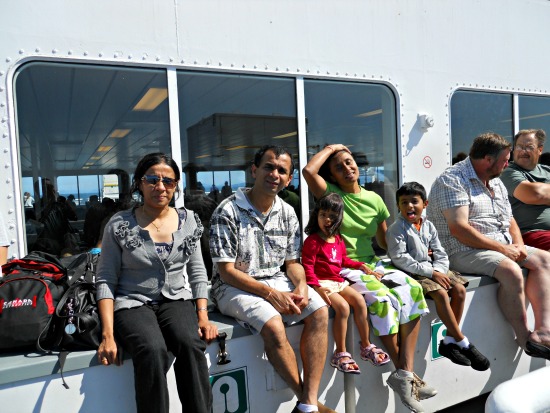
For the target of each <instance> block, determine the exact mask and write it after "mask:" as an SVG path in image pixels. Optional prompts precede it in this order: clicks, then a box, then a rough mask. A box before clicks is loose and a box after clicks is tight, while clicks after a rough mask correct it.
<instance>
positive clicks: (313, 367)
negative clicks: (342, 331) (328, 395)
mask: <svg viewBox="0 0 550 413" xmlns="http://www.w3.org/2000/svg"><path fill="white" fill-rule="evenodd" d="M327 341H328V309H327V307H322V308H320V309H318V310H317V311H315V312H314V313H313V314H311V315H310V316H308V317H306V318H305V319H304V330H303V332H302V338H301V340H300V353H301V356H302V364H303V366H304V382H303V391H302V397H301V398H300V397H299V396H298V398H299V400H300V401H301V402H302V403H305V404H312V405H317V397H318V394H319V384H320V383H321V377H322V375H323V369H324V368H325V360H326V357H327V345H328V343H327Z"/></svg>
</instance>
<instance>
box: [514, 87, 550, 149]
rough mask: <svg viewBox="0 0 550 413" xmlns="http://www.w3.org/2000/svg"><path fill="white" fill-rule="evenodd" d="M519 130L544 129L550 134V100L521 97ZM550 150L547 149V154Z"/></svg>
mask: <svg viewBox="0 0 550 413" xmlns="http://www.w3.org/2000/svg"><path fill="white" fill-rule="evenodd" d="M518 107H519V129H543V130H544V131H545V132H546V133H547V134H548V133H550V98H549V97H546V96H523V95H520V96H519V100H518ZM548 150H550V149H549V148H546V150H545V151H546V152H547V151H548Z"/></svg>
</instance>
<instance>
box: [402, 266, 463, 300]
mask: <svg viewBox="0 0 550 413" xmlns="http://www.w3.org/2000/svg"><path fill="white" fill-rule="evenodd" d="M447 276H448V277H449V279H450V280H451V288H452V287H453V286H455V285H456V284H462V285H464V286H467V285H468V280H467V279H466V278H464V277H463V276H461V275H460V273H458V272H456V271H449V272H447ZM411 277H413V278H414V279H415V280H416V281H418V282H419V283H420V285H421V286H422V291H423V292H424V295H426V294H429V293H431V292H432V291H437V290H441V289H442V288H443V287H442V286H441V285H440V284H438V283H436V282H435V281H434V280H432V279H431V278H428V277H424V276H422V275H414V274H411Z"/></svg>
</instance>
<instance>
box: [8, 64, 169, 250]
mask: <svg viewBox="0 0 550 413" xmlns="http://www.w3.org/2000/svg"><path fill="white" fill-rule="evenodd" d="M14 90H15V98H16V99H15V100H16V108H15V110H16V120H17V125H16V126H17V136H18V147H19V159H20V168H21V175H22V188H23V194H24V195H23V196H24V197H25V198H27V200H26V205H27V206H26V207H25V208H24V209H25V224H26V225H25V226H26V238H27V250H28V251H31V250H33V249H39V250H42V251H47V252H51V253H53V254H56V255H63V254H71V253H73V252H76V250H81V249H87V248H90V247H93V246H95V244H96V243H97V241H98V239H99V234H100V229H101V225H100V224H101V223H102V222H106V221H104V218H105V217H106V216H107V215H108V214H112V213H113V211H114V210H115V209H117V208H120V207H123V206H125V205H126V204H127V203H129V202H130V200H131V195H130V179H131V174H132V173H133V171H134V169H135V166H136V163H137V161H138V160H139V159H141V157H142V156H143V155H145V154H147V153H151V152H167V153H170V152H171V149H170V135H169V123H168V102H167V96H168V92H167V90H168V89H167V81H166V71H165V70H152V69H142V68H141V69H134V68H128V67H108V66H96V65H79V64H59V63H51V62H32V63H28V64H26V65H24V66H22V67H21V68H20V69H19V71H18V72H17V73H16V76H15V80H14ZM26 193H28V194H29V195H28V196H27V195H26ZM29 197H31V198H32V200H31V199H30V198H29ZM32 201H34V202H32Z"/></svg>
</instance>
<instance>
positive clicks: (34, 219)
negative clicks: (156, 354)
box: [0, 0, 550, 413]
mask: <svg viewBox="0 0 550 413" xmlns="http://www.w3.org/2000/svg"><path fill="white" fill-rule="evenodd" d="M0 16H2V17H1V20H2V24H1V25H0V144H1V145H0V146H1V151H0V167H1V171H2V172H1V178H2V185H3V189H2V191H0V213H1V214H2V215H3V217H4V221H5V222H6V226H7V231H8V234H9V237H10V240H11V245H10V247H9V257H10V258H16V257H22V256H24V255H25V254H26V253H27V252H29V251H31V250H33V249H37V248H38V247H40V248H41V249H50V250H51V251H52V252H54V253H57V254H63V253H64V252H66V251H65V248H66V246H65V245H64V244H63V240H62V239H61V240H55V239H54V240H53V241H52V240H51V239H50V240H49V241H48V240H46V241H44V239H43V237H42V234H43V233H44V223H43V222H41V221H43V219H41V218H42V217H43V215H44V211H45V206H46V205H47V203H48V202H51V201H52V200H54V199H56V198H57V197H58V196H60V195H61V196H65V197H68V196H69V195H73V196H74V199H75V201H74V203H75V205H74V206H75V209H76V213H77V218H78V219H77V220H76V221H73V222H71V227H72V228H73V230H74V231H76V233H78V235H79V236H80V237H81V239H82V240H84V235H85V230H86V228H85V217H86V212H87V210H88V209H89V208H90V204H93V203H94V202H102V201H103V199H104V198H111V199H119V200H124V199H127V198H128V197H129V196H130V195H129V187H130V178H131V174H132V171H133V170H134V168H135V165H136V163H137V161H138V160H139V159H140V158H141V157H142V156H143V155H144V154H146V153H150V152H158V151H162V152H167V153H170V154H171V155H172V157H173V158H174V159H175V160H176V162H177V163H178V164H179V165H180V166H181V167H182V170H183V172H184V178H183V180H182V183H181V190H182V191H183V192H184V193H185V196H184V197H180V198H179V199H178V200H177V201H176V206H178V207H181V206H183V205H184V204H185V205H187V206H190V207H191V208H192V209H193V208H198V209H199V210H200V211H201V213H203V214H204V215H205V216H204V218H203V219H204V222H205V224H207V223H208V213H209V212H208V211H210V213H211V210H209V209H208V208H207V205H208V204H210V205H211V204H212V202H214V205H215V203H216V202H219V201H220V200H221V198H220V197H221V196H222V194H223V191H222V188H225V190H226V194H227V193H230V192H232V191H234V190H235V189H236V188H238V187H239V186H246V185H248V184H250V183H251V175H250V169H249V165H250V161H251V159H252V157H253V154H254V152H255V151H256V150H257V148H259V147H260V146H262V145H264V144H279V145H283V146H286V147H288V148H289V149H290V151H291V152H292V153H293V154H294V161H295V163H296V165H297V166H296V170H295V171H294V178H293V182H292V186H293V188H291V189H292V190H294V191H295V192H296V193H297V194H298V196H299V198H300V200H301V204H300V206H299V207H298V209H297V212H298V215H299V217H300V219H301V222H302V224H304V223H305V222H306V221H307V218H308V215H309V210H310V208H311V205H312V197H311V195H310V194H309V193H308V188H307V184H306V183H305V181H304V180H303V179H302V177H301V174H300V170H301V168H302V167H303V166H304V165H305V164H306V163H307V161H308V159H309V158H310V157H311V156H312V155H313V154H314V153H316V152H317V151H318V150H320V149H321V148H322V147H323V145H324V144H326V143H335V142H338V143H343V144H345V145H347V146H348V147H350V149H351V150H352V151H353V152H354V153H355V154H356V156H357V157H358V161H359V166H360V170H361V180H360V183H361V185H363V186H364V187H365V188H367V189H369V190H373V191H375V192H377V193H378V194H380V195H381V196H382V197H383V199H384V201H385V202H386V204H387V205H388V207H389V209H390V212H391V214H392V217H391V218H390V221H391V220H393V218H394V217H395V216H396V212H397V210H396V206H395V201H394V193H395V189H396V188H397V187H398V186H399V185H400V184H401V183H403V182H406V181H411V180H415V181H418V182H421V183H422V184H423V185H424V186H425V187H426V188H430V186H431V184H432V182H433V180H434V179H435V177H436V176H437V175H438V174H439V173H441V172H442V171H443V170H444V169H445V168H446V167H448V166H449V165H451V163H452V160H453V158H454V157H456V156H459V154H460V153H461V152H466V153H467V152H468V149H469V147H470V144H471V142H472V140H473V138H474V137H475V136H477V135H478V134H479V133H481V132H485V131H494V132H497V133H499V134H501V135H503V136H505V137H506V138H507V139H510V140H511V139H512V136H513V135H514V132H516V131H517V130H519V129H525V128H542V129H545V130H546V131H550V77H549V76H548V67H550V53H548V51H549V48H548V39H550V25H548V19H549V18H550V2H548V1H544V0H515V1H505V2H503V1H499V0H485V1H483V2H481V1H479V0H463V1H448V0H447V1H442V0H421V1H410V0H387V1H376V0H364V1H353V0H341V1H338V2H337V1H329V0H316V1H310V0H306V1H300V2H298V1H287V0H283V1H273V2H268V1H255V0H233V1H219V0H218V1H215V0H204V1H191V0H173V1H170V2H167V1H147V0H142V1H137V2H136V1H129V0H119V1H116V2H113V1H106V0H98V1H95V2H82V1H79V0H52V1H43V2H37V1H34V0H18V1H13V2H10V1H4V2H1V3H0ZM106 182H107V183H108V185H107V184H105V183H106ZM218 189H219V191H218ZM227 191H229V192H227ZM25 192H30V193H31V195H32V197H33V198H34V200H35V202H34V205H33V207H28V208H26V207H25V206H24V203H23V194H24V193H25ZM205 260H206V261H207V262H208V257H207V256H206V257H205ZM469 278H470V285H469V287H468V294H467V302H466V309H465V313H464V317H463V320H462V329H463V331H464V332H465V334H467V336H468V337H469V338H470V340H471V341H472V342H474V343H475V344H476V346H477V347H478V348H479V349H481V350H482V351H483V352H484V353H485V354H486V355H487V356H488V357H489V358H490V361H491V368H490V369H489V370H487V371H485V372H477V371H474V370H472V369H469V368H466V367H461V366H458V365H455V364H452V363H451V362H450V361H449V360H447V359H444V358H441V357H440V356H439V354H438V353H437V342H438V341H439V339H440V338H441V336H442V335H443V331H444V326H443V325H442V323H441V322H440V320H438V319H437V315H436V312H435V307H434V306H433V303H430V309H431V313H430V314H429V315H428V316H426V317H424V318H423V320H422V327H421V332H420V337H419V340H418V345H417V348H416V353H415V370H416V372H417V373H418V374H419V375H420V376H421V377H423V378H424V379H425V380H426V381H427V382H428V383H430V384H432V385H434V386H435V387H436V388H437V389H438V391H439V393H438V395H437V396H436V397H434V398H431V399H429V400H425V401H423V405H424V406H425V408H426V411H430V412H434V411H439V410H442V409H445V408H448V407H450V406H454V405H457V404H459V403H461V402H464V401H466V400H469V399H474V398H476V397H478V396H482V395H486V394H487V393H489V392H491V391H492V390H493V389H494V388H495V387H496V386H497V385H499V384H500V383H502V382H504V381H507V380H509V379H513V378H516V377H520V376H524V375H526V374H527V373H529V372H533V371H535V370H539V369H541V368H544V367H546V366H548V365H549V363H548V362H547V361H545V360H543V359H535V358H531V357H528V356H527V355H525V354H524V353H523V352H522V351H521V350H520V349H519V348H518V346H517V345H516V343H515V342H514V335H513V332H512V329H511V328H510V326H509V325H508V324H507V323H506V322H505V320H504V318H503V316H502V314H501V313H500V310H499V308H498V305H497V302H496V290H497V284H495V283H494V282H493V281H492V280H490V279H488V278H487V277H479V276H475V275H469ZM528 314H529V322H530V323H531V325H532V323H533V319H532V312H531V310H530V309H529V312H528ZM210 316H211V318H212V319H213V320H215V321H216V322H217V323H218V325H219V328H220V331H221V332H225V333H226V334H227V338H226V339H225V340H223V341H222V340H220V341H219V342H214V343H212V344H210V345H209V347H208V349H207V352H206V357H207V359H208V362H209V366H210V372H209V373H210V376H211V383H212V388H213V392H214V406H213V413H242V412H253V413H257V412H262V413H263V412H268V413H271V412H277V413H283V412H290V411H291V410H292V408H293V407H294V405H295V402H296V398H295V397H294V395H293V394H292V392H291V391H290V389H289V388H288V386H286V384H285V383H284V382H283V381H282V379H281V378H280V377H279V376H278V375H277V374H276V373H275V372H274V370H273V368H272V366H271V365H270V363H269V362H268V361H267V359H266V357H265V355H264V352H263V345H262V342H261V339H260V338H259V337H256V336H252V335H251V334H250V333H249V332H248V331H246V330H244V329H243V328H241V327H240V326H239V325H238V324H236V323H235V322H234V321H233V320H231V319H230V318H227V317H224V316H223V315H221V314H219V313H218V312H216V310H215V308H212V309H211V315H210ZM301 328H302V327H301V326H294V327H289V328H288V329H287V333H288V337H289V340H290V342H291V344H292V345H293V347H294V348H296V349H298V341H299V337H300V332H301ZM354 328H355V327H354V326H352V325H350V330H349V333H348V340H349V348H350V351H351V352H352V353H353V354H359V348H358V344H357V341H358V335H357V333H356V331H354ZM373 339H374V342H375V343H376V344H378V345H380V344H381V343H380V342H379V340H377V339H376V338H373ZM332 345H333V341H332V338H330V340H329V346H332ZM329 351H330V350H329ZM226 353H227V354H226ZM228 361H230V362H228ZM360 367H361V369H362V373H361V375H358V376H353V377H351V376H350V375H343V374H342V373H340V372H338V371H336V370H335V369H333V368H331V367H330V365H329V363H328V360H327V364H326V366H325V370H324V374H323V378H322V382H321V389H320V394H319V399H320V401H322V402H323V403H324V404H326V405H327V406H329V407H331V408H333V409H335V410H336V411H338V412H345V413H354V412H357V413H362V412H404V411H407V409H406V408H405V407H404V406H403V405H402V404H401V403H400V400H399V398H398V397H397V396H396V395H395V394H394V392H393V391H390V389H389V388H388V387H387V385H386V379H387V378H388V376H389V374H390V373H391V367H390V366H389V365H388V366H384V367H380V368H374V367H370V366H368V365H366V364H365V365H362V364H360ZM59 373H60V372H59V365H58V361H57V357H56V356H55V355H53V356H44V355H40V354H24V353H21V354H3V355H0V406H3V407H2V408H1V409H2V410H4V409H5V410H8V409H9V410H10V411H15V412H56V413H58V412H60V411H62V412H67V413H70V412H100V411H101V412H105V413H108V412H113V413H114V412H117V413H122V412H133V411H135V402H134V388H133V374H132V365H131V360H126V361H125V364H124V365H123V366H122V367H114V366H111V367H103V366H99V365H97V361H96V357H95V354H94V352H93V351H90V352H73V353H71V354H70V355H69V357H68V359H67V363H66V365H65V379H66V381H67V383H68V384H69V387H70V388H69V389H65V388H64V387H63V386H62V385H61V377H60V374H59ZM170 374H171V373H170ZM170 391H171V396H174V397H173V400H174V402H173V403H171V412H182V411H183V412H185V406H183V407H182V406H181V405H180V403H179V400H178V398H177V392H176V387H175V383H174V380H173V378H172V377H171V376H170Z"/></svg>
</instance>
